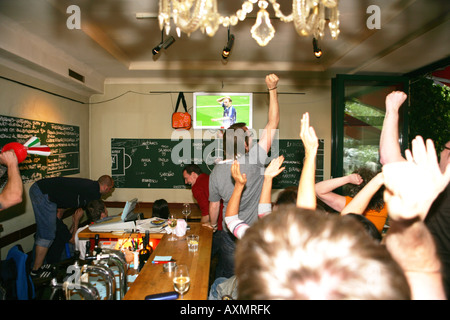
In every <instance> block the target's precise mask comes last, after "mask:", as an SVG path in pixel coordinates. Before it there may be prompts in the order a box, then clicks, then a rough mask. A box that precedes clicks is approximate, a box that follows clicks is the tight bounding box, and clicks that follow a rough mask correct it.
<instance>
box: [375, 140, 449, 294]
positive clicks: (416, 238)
mask: <svg viewBox="0 0 450 320" xmlns="http://www.w3.org/2000/svg"><path fill="white" fill-rule="evenodd" d="M406 159H407V161H402V162H396V163H390V164H387V165H385V166H383V175H384V181H385V186H386V190H385V193H384V199H385V202H386V204H387V206H388V208H389V217H390V228H389V231H388V233H387V236H386V247H387V249H388V250H389V252H390V253H391V255H392V256H393V258H394V259H395V260H396V261H397V263H399V265H400V266H401V267H402V268H403V270H404V272H405V275H406V278H407V279H408V282H409V284H410V287H411V292H412V297H413V299H420V300H423V299H445V292H444V288H443V284H442V275H441V272H440V267H441V264H440V260H439V258H438V256H437V253H436V247H435V244H434V241H433V237H432V235H431V233H430V232H429V231H428V228H427V227H426V226H425V224H424V220H425V218H426V215H427V213H428V210H429V208H430V206H431V205H432V203H433V201H434V200H435V199H436V197H437V196H438V195H439V193H440V192H442V190H443V189H444V188H445V187H446V186H447V184H448V183H449V181H450V165H449V166H447V168H446V170H445V172H444V173H442V172H441V171H440V168H439V165H438V163H437V156H436V151H435V149H434V145H433V142H432V141H431V140H427V143H426V146H425V144H424V142H423V139H422V138H421V137H416V139H414V140H413V141H412V154H411V152H409V150H407V151H406Z"/></svg>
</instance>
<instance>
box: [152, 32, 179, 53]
mask: <svg viewBox="0 0 450 320" xmlns="http://www.w3.org/2000/svg"><path fill="white" fill-rule="evenodd" d="M174 42H175V38H174V37H172V36H169V37H168V38H167V39H166V40H164V31H162V32H161V42H160V43H159V44H158V45H157V46H156V47H154V48H153V49H152V53H153V55H157V54H158V53H159V52H160V51H161V49H167V48H169V47H170V46H171V45H172V44H173V43H174Z"/></svg>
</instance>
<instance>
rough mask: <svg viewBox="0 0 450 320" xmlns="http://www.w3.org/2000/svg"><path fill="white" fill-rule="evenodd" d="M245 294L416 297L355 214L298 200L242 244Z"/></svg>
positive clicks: (239, 272) (241, 292)
mask: <svg viewBox="0 0 450 320" xmlns="http://www.w3.org/2000/svg"><path fill="white" fill-rule="evenodd" d="M236 277H237V280H238V284H239V285H238V298H239V299H244V300H245V299H247V300H249V299H260V300H268V299H284V300H289V299H302V300H309V299H330V300H332V299H339V300H345V299H370V300H374V299H383V300H384V299H389V300H393V299H410V298H411V293H410V289H409V286H408V282H407V280H406V277H405V275H404V273H403V271H402V269H401V268H400V266H399V265H398V264H397V263H396V262H395V261H394V260H393V258H392V257H391V255H390V254H389V252H388V251H387V249H386V248H385V247H384V246H381V245H379V244H377V243H375V242H374V241H373V240H372V239H371V238H370V236H369V235H368V234H367V233H366V232H365V230H364V229H363V227H362V226H361V225H360V224H358V222H357V221H354V220H353V219H341V217H340V216H338V215H326V214H325V213H323V212H320V211H310V210H306V209H300V208H296V207H295V206H294V205H293V206H283V207H282V210H279V211H278V212H276V211H274V212H273V213H272V214H270V215H268V216H266V217H264V218H262V219H260V220H259V221H258V222H256V223H255V224H254V225H253V226H252V227H250V228H249V229H248V230H247V232H246V233H245V235H244V237H243V238H242V239H241V240H240V241H239V242H238V244H237V247H236Z"/></svg>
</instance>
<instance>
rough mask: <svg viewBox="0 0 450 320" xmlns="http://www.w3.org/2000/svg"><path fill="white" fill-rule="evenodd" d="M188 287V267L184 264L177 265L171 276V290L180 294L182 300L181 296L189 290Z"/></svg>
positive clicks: (189, 281)
mask: <svg viewBox="0 0 450 320" xmlns="http://www.w3.org/2000/svg"><path fill="white" fill-rule="evenodd" d="M190 285H191V278H190V277H189V271H188V267H187V266H186V265H184V264H180V265H177V266H176V268H175V272H174V275H173V288H174V289H175V291H176V292H178V293H179V294H180V299H183V294H184V293H186V292H187V291H188V290H189V287H190Z"/></svg>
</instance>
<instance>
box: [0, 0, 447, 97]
mask: <svg viewBox="0 0 450 320" xmlns="http://www.w3.org/2000/svg"><path fill="white" fill-rule="evenodd" d="M217 2H218V9H219V12H220V13H221V14H222V15H231V14H233V13H234V12H236V10H238V9H239V8H240V7H241V5H242V2H243V0H240V1H239V0H234V1H231V0H217ZM278 3H280V5H281V10H282V11H283V13H284V14H286V15H287V14H289V13H291V12H292V2H291V1H290V0H278ZM73 4H75V5H78V6H79V8H80V11H81V29H74V30H70V29H68V28H67V26H66V21H67V20H68V18H69V16H70V15H71V13H67V12H66V10H67V8H68V7H69V6H70V5H73ZM369 5H377V6H379V8H380V13H381V28H380V29H374V30H370V29H368V27H367V25H366V21H367V19H368V18H369V16H370V15H371V14H370V13H366V10H367V8H368V7H369ZM257 9H258V8H257V7H256V6H255V9H254V10H253V12H252V13H251V14H249V17H248V18H247V19H246V20H245V21H243V22H239V23H238V24H237V25H236V26H234V27H231V33H232V34H234V35H235V38H236V40H235V42H234V46H233V50H232V52H231V55H230V57H229V59H228V60H223V59H222V58H221V52H222V49H223V47H224V46H225V44H226V41H227V32H228V31H227V29H226V28H225V27H223V26H221V27H220V28H219V30H218V31H217V33H216V34H215V36H214V37H209V36H207V35H206V34H202V33H201V32H200V31H199V30H198V31H195V32H194V33H192V34H191V35H190V36H187V35H186V34H182V35H181V37H180V38H178V37H177V35H176V34H175V31H174V28H172V31H171V34H172V35H173V36H174V37H175V39H176V41H175V43H173V44H172V45H171V46H170V47H169V48H168V49H167V50H162V51H161V52H160V53H159V54H158V55H153V54H152V48H154V47H155V46H156V45H157V44H158V43H159V42H160V41H161V36H162V33H161V30H160V29H159V24H158V20H157V15H158V10H159V4H158V1H157V0H103V1H99V0H0V65H3V66H7V67H9V68H11V69H15V70H17V71H20V72H23V73H25V74H28V75H33V76H36V77H41V78H42V79H47V80H48V81H53V82H55V83H59V84H63V85H65V86H67V87H69V88H72V89H73V90H77V91H78V92H80V93H82V94H85V95H90V94H93V93H101V92H102V91H103V88H104V83H105V82H108V81H109V82H114V81H117V82H119V81H121V82H125V81H148V82H155V83H158V82H171V81H178V82H180V81H181V82H186V83H192V82H195V83H200V84H201V83H208V81H211V79H218V80H220V81H222V82H224V81H229V82H232V81H237V79H239V81H246V82H252V81H253V82H258V83H259V82H261V78H262V77H264V76H265V75H266V74H268V73H271V72H274V73H276V74H278V75H279V76H280V77H281V78H283V79H286V81H288V82H292V83H296V82H298V81H303V82H304V81H308V82H311V83H313V82H320V81H329V79H330V78H331V77H333V76H334V75H335V74H338V73H340V74H372V73H374V74H404V73H408V72H412V71H414V70H417V69H419V68H422V67H424V66H427V65H429V64H432V63H435V62H436V61H441V60H442V59H446V58H448V57H449V56H450V32H449V31H450V1H448V0H341V1H340V4H339V10H340V31H341V32H340V35H339V38H338V39H337V40H333V39H331V36H330V34H329V31H328V30H327V33H326V35H325V37H324V39H321V40H319V46H320V47H321V49H322V51H323V52H324V54H323V56H322V57H321V58H320V59H317V58H315V56H314V55H313V49H312V39H311V38H304V37H300V36H299V35H298V34H297V33H296V31H295V29H294V26H293V24H292V23H283V22H281V21H279V20H277V19H275V18H273V19H272V23H273V25H274V27H275V29H276V33H275V37H274V38H273V39H272V40H271V41H270V43H269V44H268V45H267V46H265V47H260V46H259V45H258V44H257V43H256V41H255V40H254V39H253V38H252V37H251V34H250V29H251V27H252V25H253V24H254V23H255V19H254V17H255V16H256V12H257ZM268 11H269V13H270V15H271V17H272V16H274V12H273V9H272V7H269V9H268ZM137 13H146V14H147V15H148V16H150V18H146V19H137V18H136V14H137ZM68 69H70V70H73V71H75V72H76V73H78V74H80V75H82V76H83V77H84V82H83V81H79V80H75V79H73V78H71V77H69V76H68Z"/></svg>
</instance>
